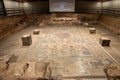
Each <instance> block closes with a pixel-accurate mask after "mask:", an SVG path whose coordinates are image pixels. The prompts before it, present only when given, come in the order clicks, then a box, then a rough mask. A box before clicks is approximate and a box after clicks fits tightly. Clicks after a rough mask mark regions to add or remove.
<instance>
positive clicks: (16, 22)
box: [0, 16, 27, 39]
mask: <svg viewBox="0 0 120 80" xmlns="http://www.w3.org/2000/svg"><path fill="white" fill-rule="evenodd" d="M26 25H27V23H26V22H25V21H24V17H23V16H14V17H5V18H0V39H3V38H5V37H7V36H9V35H10V34H12V33H14V32H16V31H18V30H20V29H22V28H24V27H25V26H26Z"/></svg>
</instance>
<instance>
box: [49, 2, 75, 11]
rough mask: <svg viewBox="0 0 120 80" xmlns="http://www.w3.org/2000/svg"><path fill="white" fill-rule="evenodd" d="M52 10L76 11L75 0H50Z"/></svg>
mask: <svg viewBox="0 0 120 80" xmlns="http://www.w3.org/2000/svg"><path fill="white" fill-rule="evenodd" d="M49 3H50V12H74V11H75V0H49Z"/></svg>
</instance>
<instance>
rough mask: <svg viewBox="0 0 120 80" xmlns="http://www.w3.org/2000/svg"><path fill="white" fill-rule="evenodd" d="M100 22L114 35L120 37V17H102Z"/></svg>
mask: <svg viewBox="0 0 120 80" xmlns="http://www.w3.org/2000/svg"><path fill="white" fill-rule="evenodd" d="M98 21H99V22H100V23H101V24H102V25H104V26H105V27H106V28H107V29H109V30H111V31H112V32H113V33H115V34H117V35H120V17H113V16H110V15H100V17H99V20H98Z"/></svg>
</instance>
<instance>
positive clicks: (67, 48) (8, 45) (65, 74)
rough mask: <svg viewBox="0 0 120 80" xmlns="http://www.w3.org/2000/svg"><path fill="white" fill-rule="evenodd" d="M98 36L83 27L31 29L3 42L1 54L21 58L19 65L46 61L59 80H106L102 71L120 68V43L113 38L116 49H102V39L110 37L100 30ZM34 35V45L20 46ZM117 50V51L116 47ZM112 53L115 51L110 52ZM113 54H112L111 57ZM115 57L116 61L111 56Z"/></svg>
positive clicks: (0, 43) (53, 74) (107, 33)
mask: <svg viewBox="0 0 120 80" xmlns="http://www.w3.org/2000/svg"><path fill="white" fill-rule="evenodd" d="M34 29H40V34H39V35H33V34H32V31H33V30H34ZM98 29H99V30H98V32H97V34H93V35H91V34H89V31H88V28H86V27H83V26H46V27H44V28H35V27H30V28H27V29H24V30H22V31H20V32H18V33H16V34H15V35H12V36H10V37H8V38H7V39H5V40H4V41H1V42H0V45H1V46H0V51H1V54H15V55H18V59H17V61H18V62H22V61H40V60H43V61H47V62H50V63H51V67H52V76H53V77H54V78H56V79H59V78H60V80H61V79H62V80H93V79H94V80H106V78H105V73H104V71H103V68H104V67H106V66H110V65H117V64H118V63H119V60H116V59H117V57H120V55H119V56H118V53H119V49H120V46H118V45H119V44H120V40H119V39H118V38H116V37H115V36H114V35H112V37H113V38H112V39H113V43H111V46H112V45H113V44H114V43H117V44H114V45H113V47H102V46H101V45H100V44H99V37H101V36H102V35H107V36H110V35H111V33H109V31H108V32H104V31H103V32H102V29H101V28H98ZM23 34H31V35H32V39H33V44H32V45H31V46H30V47H23V46H21V45H22V44H21V36H22V35H23ZM116 46H117V47H116ZM111 50H112V51H111ZM109 51H111V53H109ZM113 53H114V54H116V55H117V57H116V59H115V57H114V56H112V54H113Z"/></svg>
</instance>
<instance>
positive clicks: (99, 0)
mask: <svg viewBox="0 0 120 80" xmlns="http://www.w3.org/2000/svg"><path fill="white" fill-rule="evenodd" d="M12 1H17V2H35V1H49V0H12ZM76 1H90V2H92V1H98V2H105V1H112V0H76Z"/></svg>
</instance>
